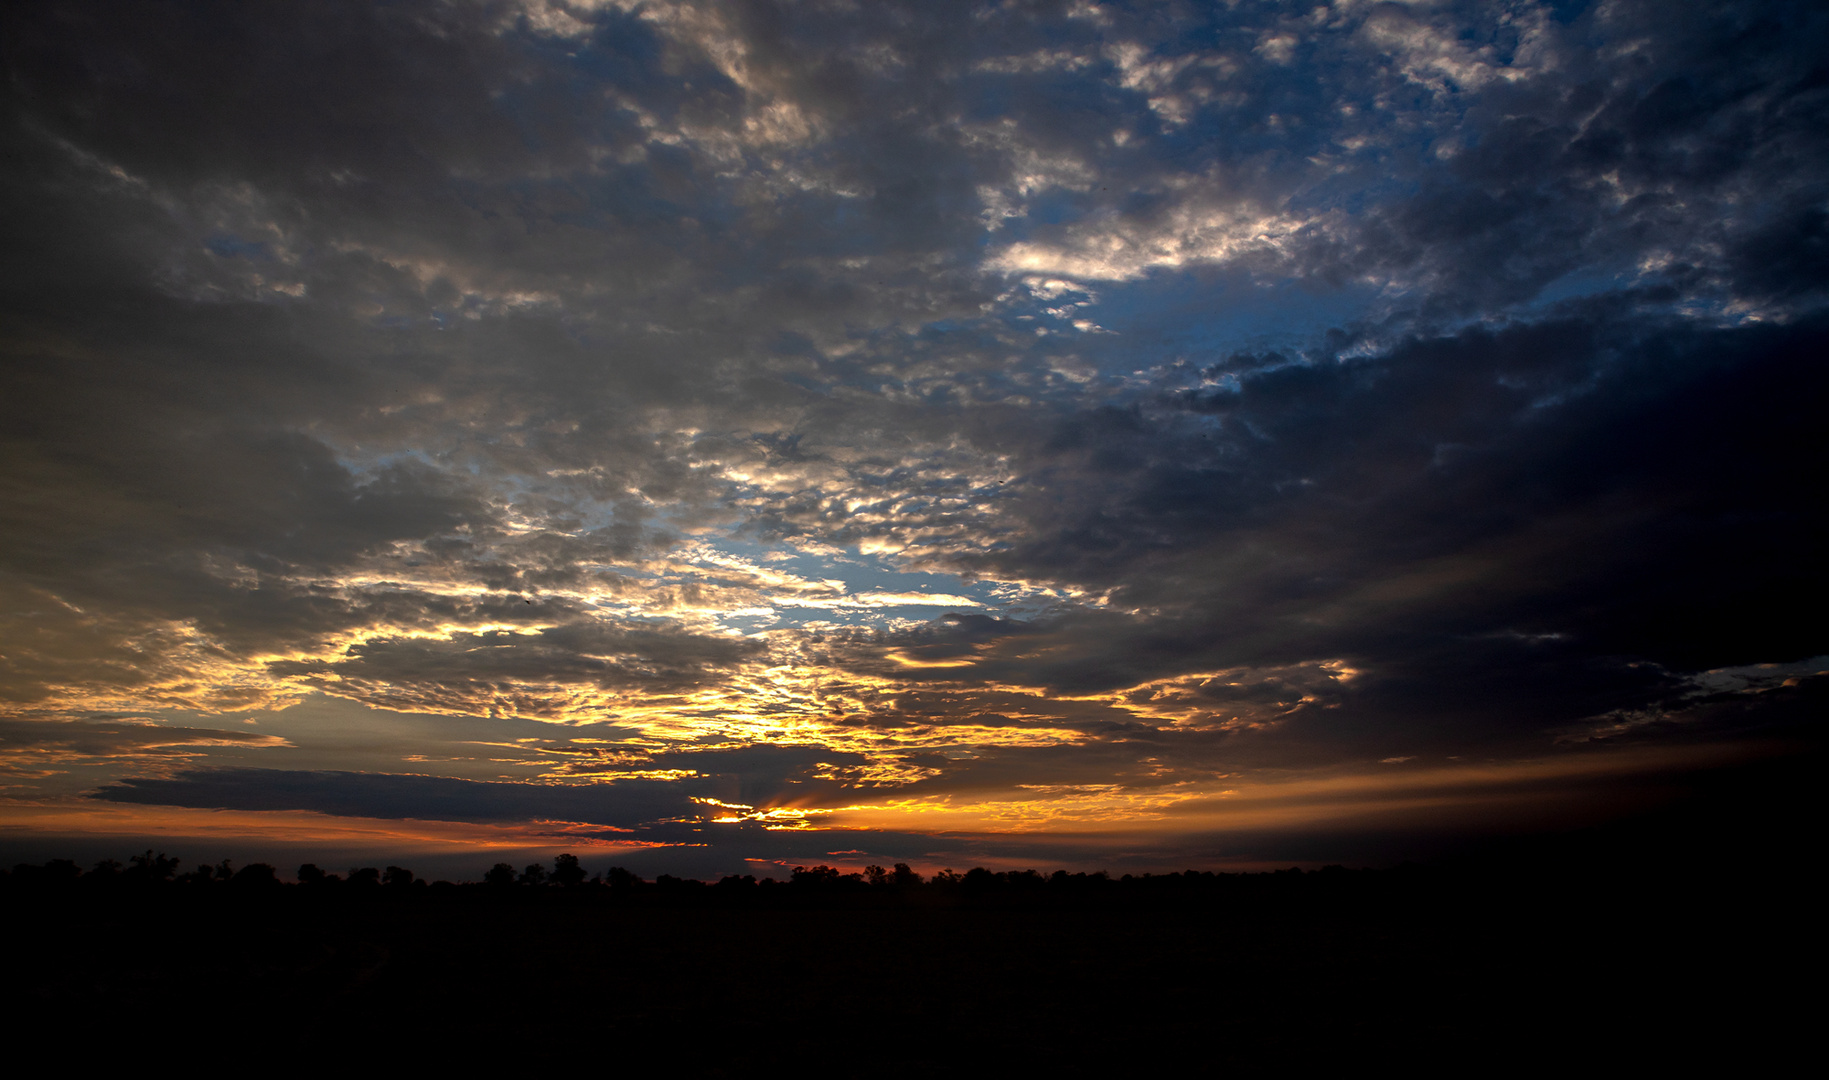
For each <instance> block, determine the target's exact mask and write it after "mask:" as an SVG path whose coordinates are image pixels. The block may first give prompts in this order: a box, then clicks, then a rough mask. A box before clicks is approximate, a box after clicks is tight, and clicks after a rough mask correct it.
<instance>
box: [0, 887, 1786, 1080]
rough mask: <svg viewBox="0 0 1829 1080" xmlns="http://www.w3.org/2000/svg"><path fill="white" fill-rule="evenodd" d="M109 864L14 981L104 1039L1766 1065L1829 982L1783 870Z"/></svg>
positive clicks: (262, 1047)
mask: <svg viewBox="0 0 1829 1080" xmlns="http://www.w3.org/2000/svg"><path fill="white" fill-rule="evenodd" d="M81 885H82V882H75V883H66V884H65V885H63V886H52V885H48V884H45V883H42V882H41V883H37V884H28V883H22V881H21V880H19V876H18V875H17V874H16V875H14V880H13V881H12V882H11V883H10V887H9V889H8V891H7V901H6V903H7V907H8V909H9V910H8V914H9V920H8V924H9V926H11V927H13V928H14V933H13V940H12V944H11V946H10V948H9V950H8V953H9V957H8V960H9V968H10V973H9V976H8V979H7V983H8V987H9V990H10V993H11V995H12V998H13V1003H12V1006H11V1008H10V1009H9V1010H8V1012H9V1014H10V1015H11V1017H12V1018H13V1019H14V1021H15V1022H16V1023H18V1024H19V1025H20V1026H19V1029H18V1030H19V1031H20V1032H22V1033H25V1034H27V1035H28V1036H29V1037H30V1038H33V1039H48V1040H55V1041H56V1042H58V1043H61V1044H63V1045H66V1046H71V1047H83V1048H87V1049H92V1050H100V1049H101V1048H103V1047H105V1046H111V1045H113V1044H115V1043H116V1042H117V1041H118V1043H119V1045H120V1046H122V1047H129V1046H135V1045H141V1046H144V1045H157V1046H168V1047H170V1048H171V1049H172V1050H173V1051H174V1052H177V1053H180V1054H182V1052H183V1050H182V1048H183V1047H185V1046H187V1045H190V1043H191V1042H192V1041H196V1040H201V1041H200V1042H198V1045H199V1047H202V1046H205V1045H207V1046H210V1047H215V1048H219V1049H220V1048H228V1047H234V1046H239V1047H243V1048H245V1049H249V1050H253V1051H256V1052H272V1053H284V1054H288V1055H289V1054H294V1053H305V1054H306V1055H307V1056H311V1055H316V1054H323V1053H334V1052H335V1051H334V1048H335V1047H337V1046H346V1047H357V1046H361V1047H392V1048H394V1049H396V1050H398V1051H399V1052H401V1053H405V1054H409V1055H413V1056H415V1058H416V1059H417V1058H418V1057H422V1056H426V1055H430V1056H432V1057H442V1056H445V1055H456V1056H457V1057H458V1058H460V1059H461V1058H464V1057H474V1056H479V1055H480V1056H482V1057H494V1056H496V1055H501V1056H503V1057H504V1058H506V1059H512V1058H514V1057H515V1056H516V1055H517V1054H520V1053H522V1052H529V1053H531V1052H533V1051H535V1050H537V1051H538V1053H539V1055H547V1054H567V1053H576V1054H578V1055H581V1056H582V1057H583V1058H585V1059H588V1058H592V1057H607V1059H608V1060H612V1061H614V1062H616V1063H617V1064H618V1065H619V1066H622V1067H643V1068H649V1067H661V1068H670V1069H683V1070H688V1071H690V1072H692V1073H694V1074H699V1075H738V1074H747V1073H753V1072H756V1071H758V1070H761V1071H775V1070H776V1069H777V1068H779V1067H781V1066H788V1067H792V1066H793V1063H794V1062H796V1061H801V1062H803V1063H804V1064H805V1065H807V1066H808V1067H814V1068H819V1069H820V1070H822V1071H844V1072H853V1071H864V1072H871V1073H886V1074H890V1075H897V1074H903V1073H917V1072H918V1073H928V1072H932V1071H934V1070H936V1069H949V1070H952V1069H956V1070H963V1071H967V1072H976V1071H980V1070H983V1071H990V1070H996V1071H1003V1070H1006V1069H1009V1068H1013V1067H1014V1068H1023V1069H1025V1070H1026V1069H1031V1068H1033V1069H1046V1070H1049V1071H1066V1072H1076V1071H1102V1070H1104V1069H1105V1068H1106V1067H1108V1066H1109V1067H1113V1068H1117V1067H1120V1066H1136V1065H1146V1064H1150V1065H1169V1066H1174V1067H1194V1068H1198V1069H1201V1070H1212V1069H1218V1068H1227V1067H1237V1068H1242V1069H1245V1070H1247V1071H1254V1072H1257V1071H1283V1070H1285V1069H1288V1068H1299V1069H1303V1070H1306V1069H1307V1068H1308V1067H1310V1066H1313V1065H1316V1064H1321V1063H1329V1064H1335V1065H1340V1066H1349V1065H1351V1064H1353V1063H1358V1064H1360V1065H1366V1064H1369V1063H1372V1062H1384V1063H1386V1064H1389V1065H1397V1064H1400V1063H1402V1064H1404V1065H1408V1066H1429V1067H1431V1068H1436V1067H1439V1068H1455V1067H1457V1065H1456V1063H1457V1062H1458V1063H1468V1062H1473V1061H1478V1062H1483V1063H1484V1065H1483V1067H1482V1071H1485V1070H1486V1069H1493V1068H1497V1069H1500V1070H1503V1069H1504V1068H1506V1067H1508V1066H1509V1065H1514V1064H1515V1065H1525V1064H1531V1063H1535V1064H1538V1065H1553V1064H1555V1063H1557V1062H1560V1063H1562V1064H1564V1065H1570V1066H1572V1065H1574V1064H1575V1063H1576V1062H1577V1061H1581V1062H1585V1063H1587V1064H1588V1065H1590V1066H1591V1065H1597V1064H1603V1063H1608V1062H1611V1063H1613V1064H1616V1065H1619V1066H1621V1067H1627V1066H1629V1065H1632V1064H1633V1063H1639V1064H1643V1063H1645V1062H1648V1061H1652V1060H1660V1061H1665V1062H1669V1063H1673V1064H1674V1063H1681V1062H1685V1061H1687V1062H1694V1061H1697V1060H1702V1059H1707V1058H1715V1057H1720V1058H1721V1060H1722V1062H1723V1063H1724V1064H1725V1063H1727V1062H1737V1063H1738V1064H1739V1065H1741V1066H1745V1065H1747V1064H1749V1063H1751V1062H1753V1061H1756V1060H1758V1059H1760V1058H1762V1057H1764V1056H1765V1055H1766V1054H1768V1053H1773V1052H1776V1049H1777V1048H1778V1047H1779V1046H1781V1045H1782V1044H1783V1043H1785V1042H1787V1041H1789V1039H1790V1038H1792V1037H1794V1033H1796V1032H1798V1031H1801V1030H1803V1029H1802V1027H1801V1025H1802V1024H1803V1023H1804V1022H1805V1019H1806V1010H1807V1009H1809V1007H1810V1005H1811V1003H1812V1000H1813V995H1811V994H1809V993H1806V992H1804V991H1802V990H1793V989H1792V988H1791V987H1790V986H1789V985H1788V983H1789V980H1786V979H1782V978H1781V977H1780V976H1782V975H1783V974H1785V973H1786V972H1787V970H1788V969H1791V968H1793V967H1794V965H1795V964H1796V963H1797V962H1798V961H1800V960H1802V959H1803V955H1802V954H1803V953H1804V952H1805V951H1807V950H1808V949H1809V946H1808V944H1807V942H1806V940H1805V939H1804V938H1802V937H1799V936H1798V930H1799V928H1800V927H1802V926H1803V925H1804V911H1803V908H1804V905H1805V904H1806V903H1807V902H1808V901H1807V899H1806V896H1805V893H1804V888H1805V887H1804V886H1803V885H1802V884H1801V882H1799V881H1797V880H1790V881H1786V880H1780V879H1777V878H1769V879H1768V880H1766V881H1763V882H1757V883H1755V882H1740V883H1731V884H1730V883H1727V882H1719V881H1717V882H1712V883H1711V882H1707V881H1697V880H1687V881H1685V880H1682V879H1681V877H1680V876H1679V875H1648V874H1647V873H1645V872H1643V871H1642V870H1641V871H1638V872H1634V873H1631V874H1622V873H1614V874H1611V875H1607V874H1599V875H1596V874H1587V875H1578V874H1573V873H1568V874H1561V875H1554V876H1533V875H1519V874H1515V873H1514V874H1504V873H1495V872H1493V871H1491V870H1490V869H1483V868H1480V867H1465V866H1463V867H1457V868H1446V869H1444V868H1435V869H1399V870H1394V871H1382V872H1372V871H1339V870H1336V871H1330V872H1321V873H1309V874H1287V873H1285V874H1275V875H1230V876H1228V875H1218V876H1203V877H1192V878H1187V879H1182V878H1180V877H1177V876H1170V877H1157V878H1148V879H1139V880H1136V881H1124V882H1106V883H1095V884H1087V883H1085V882H1082V883H1081V886H1080V887H1079V888H1077V889H1076V888H1070V887H1061V886H1059V885H1058V883H1057V887H1053V888H1050V887H1046V886H1034V885H1031V886H1030V887H1027V888H1024V887H1019V886H1013V885H1009V884H1007V883H1006V884H999V883H998V882H996V881H995V880H982V879H981V881H980V883H979V886H978V887H974V888H967V887H964V886H962V885H953V886H950V887H946V888H940V887H936V886H932V885H927V886H920V887H916V888H909V889H893V888H879V889H868V888H865V889H851V890H844V889H838V888H824V889H821V888H816V887H800V886H793V885H786V884H784V885H780V886H776V887H774V888H772V889H771V888H747V889H718V888H714V887H690V886H686V885H683V884H682V885H679V886H676V887H674V888H671V889H669V888H664V887H657V886H654V885H652V884H646V885H640V886H633V887H628V888H623V889H610V888H608V887H601V886H598V887H592V886H579V887H576V888H572V889H564V888H552V887H543V888H525V887H509V888H493V889H491V888H489V887H486V886H447V885H440V886H431V887H425V886H419V887H409V888H389V887H372V888H368V889H355V888H351V887H342V888H338V889H328V888H317V889H310V888H303V887H299V886H283V885H276V884H267V885H265V886H264V887H253V886H238V885H236V884H233V883H230V884H225V885H220V886H216V887H213V888H210V889H195V888H185V887H183V886H182V885H179V884H173V883H165V884H162V885H159V886H156V887H147V888H133V887H128V886H115V887H111V888H99V887H89V888H82V887H80V886H81ZM326 1040H329V1041H326ZM567 1047H569V1048H570V1049H564V1048H567ZM288 1048H292V1049H288Z"/></svg>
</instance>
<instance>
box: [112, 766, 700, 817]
mask: <svg viewBox="0 0 1829 1080" xmlns="http://www.w3.org/2000/svg"><path fill="white" fill-rule="evenodd" d="M689 794H690V789H689V788H686V787H685V786H683V785H679V784H671V783H666V782H661V781H640V780H630V781H623V782H621V783H618V784H597V785H589V786H583V787H564V786H554V785H541V784H517V783H483V782H479V781H475V780H457V779H453V778H450V777H443V776H403V775H394V774H387V773H345V772H305V771H298V770H286V769H192V770H187V771H185V772H182V773H180V774H178V776H176V777H174V778H172V779H164V780H161V779H134V780H123V781H121V782H119V783H116V784H111V785H108V786H106V787H103V788H101V789H99V790H97V791H96V792H95V793H94V796H93V797H94V798H97V799H103V800H107V801H109V802H120V803H139V804H142V805H148V806H189V807H198V808H204V809H218V810H310V811H315V812H317V813H320V814H335V815H338V816H343V817H373V818H418V819H421V820H433V821H476V822H500V821H531V820H535V819H548V820H559V821H583V822H595V823H599V824H621V823H623V822H641V821H648V820H651V819H654V818H659V817H671V816H676V815H680V814H688V813H691V812H692V810H693V804H692V802H691V801H690V799H689Z"/></svg>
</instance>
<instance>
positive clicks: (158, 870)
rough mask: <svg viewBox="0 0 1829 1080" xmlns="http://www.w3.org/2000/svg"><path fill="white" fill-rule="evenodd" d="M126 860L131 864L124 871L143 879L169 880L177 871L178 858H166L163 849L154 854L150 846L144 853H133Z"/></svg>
mask: <svg viewBox="0 0 1829 1080" xmlns="http://www.w3.org/2000/svg"><path fill="white" fill-rule="evenodd" d="M127 861H128V862H129V863H131V864H132V865H131V866H129V867H128V868H127V870H126V871H125V873H126V874H127V875H128V876H129V877H133V878H137V879H140V880H144V881H151V882H160V881H170V880H171V879H172V877H173V876H174V875H176V874H177V872H178V860H176V859H173V858H168V857H167V856H166V854H165V853H164V852H163V851H161V852H159V853H158V854H157V855H154V854H153V853H152V849H151V848H147V849H146V853H145V854H144V855H134V856H132V857H130V858H129V859H128V860H127Z"/></svg>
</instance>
